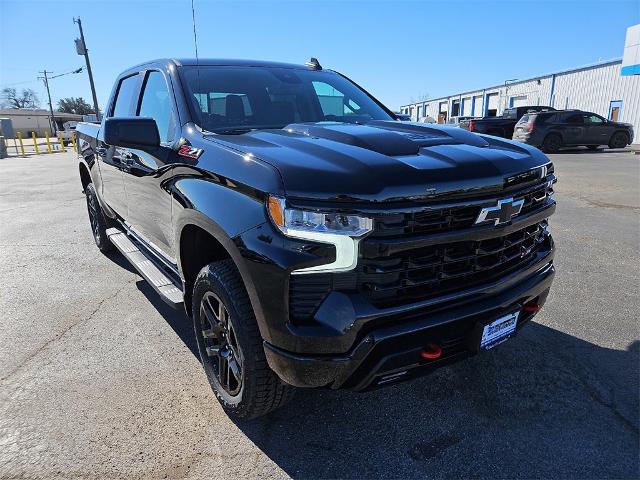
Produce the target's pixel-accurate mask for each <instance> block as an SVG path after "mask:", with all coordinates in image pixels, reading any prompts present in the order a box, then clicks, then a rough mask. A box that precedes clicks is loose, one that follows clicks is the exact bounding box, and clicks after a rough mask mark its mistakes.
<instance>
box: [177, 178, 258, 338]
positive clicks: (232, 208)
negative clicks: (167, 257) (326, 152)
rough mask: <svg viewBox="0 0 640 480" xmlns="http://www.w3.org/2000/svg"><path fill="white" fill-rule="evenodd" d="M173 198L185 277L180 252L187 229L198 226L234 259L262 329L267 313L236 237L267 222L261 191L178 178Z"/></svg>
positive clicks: (195, 179)
mask: <svg viewBox="0 0 640 480" xmlns="http://www.w3.org/2000/svg"><path fill="white" fill-rule="evenodd" d="M171 189H172V197H173V206H172V209H173V224H174V231H175V235H176V237H175V245H176V252H177V253H178V254H177V260H178V269H179V272H180V275H181V276H182V277H183V278H184V273H183V268H182V263H183V262H182V258H181V253H180V251H179V245H180V239H181V237H182V233H183V231H184V228H185V227H186V226H188V225H195V226H197V227H199V228H201V229H202V230H204V231H205V232H207V233H208V234H209V235H211V236H212V237H213V238H214V239H216V240H217V241H218V242H219V243H220V244H221V245H222V246H223V247H224V249H225V250H226V251H227V252H228V253H229V256H230V257H231V258H232V260H233V261H234V263H235V265H236V267H237V268H238V271H239V272H240V276H241V277H242V280H243V282H244V284H245V287H246V289H247V293H248V294H249V299H250V300H251V304H252V306H253V308H254V312H255V314H256V317H257V318H258V323H259V325H260V328H261V329H262V328H263V325H264V324H263V319H264V315H263V314H262V311H260V302H259V301H258V300H257V298H258V297H257V292H256V289H255V287H254V285H253V281H252V280H251V276H250V274H249V271H248V268H247V265H246V261H245V259H244V258H243V256H242V254H241V252H240V250H239V249H238V246H237V245H236V243H234V237H237V236H238V235H240V234H241V233H243V232H246V231H247V230H249V229H251V228H254V227H256V226H258V225H260V224H262V223H264V222H265V221H266V220H267V218H266V207H265V203H264V201H263V199H262V198H260V197H261V196H260V195H259V194H257V193H256V194H255V195H251V194H249V193H248V192H243V191H241V189H238V188H229V187H228V186H227V185H222V184H221V183H217V182H215V181H211V180H209V179H204V178H183V179H178V180H177V181H176V182H175V183H174V184H173V185H172V187H171Z"/></svg>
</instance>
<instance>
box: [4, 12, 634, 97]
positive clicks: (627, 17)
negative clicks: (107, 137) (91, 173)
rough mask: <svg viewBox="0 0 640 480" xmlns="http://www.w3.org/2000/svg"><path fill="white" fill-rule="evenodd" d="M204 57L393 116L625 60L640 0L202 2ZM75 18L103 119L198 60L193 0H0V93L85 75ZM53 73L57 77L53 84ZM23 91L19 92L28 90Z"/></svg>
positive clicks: (79, 89) (67, 92) (71, 82)
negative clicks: (160, 76)
mask: <svg viewBox="0 0 640 480" xmlns="http://www.w3.org/2000/svg"><path fill="white" fill-rule="evenodd" d="M195 5H196V20H197V28H198V43H199V52H200V57H218V58H252V59H265V60H278V61H285V62H294V63H304V61H306V60H307V59H308V58H309V57H310V56H314V57H317V58H318V59H319V60H320V62H321V63H322V65H323V66H325V67H327V68H332V69H335V70H338V71H340V72H343V73H345V74H347V75H348V76H349V77H351V78H353V79H354V80H355V81H357V82H358V83H360V84H361V85H363V86H364V87H365V88H366V89H368V90H369V91H370V92H371V93H373V94H374V95H375V96H377V97H378V98H379V99H380V100H381V101H383V102H384V103H385V104H387V105H388V106H389V107H391V108H393V109H397V108H398V107H399V106H400V105H401V104H403V103H407V102H409V101H410V100H411V99H413V98H417V97H420V96H422V95H425V94H428V95H429V96H430V97H435V96H440V95H447V94H449V93H455V92H457V91H460V90H467V89H472V88H477V87H483V86H488V85H490V84H497V83H502V82H503V81H504V80H506V79H511V78H526V77H530V76H535V75H537V74H541V73H546V72H550V71H554V70H559V69H564V68H569V67H575V66H580V65H584V64H588V63H592V62H596V61H598V60H607V59H610V58H615V57H620V56H622V51H623V46H624V36H625V29H626V27H628V26H630V25H632V24H635V23H638V22H640V0H628V1H625V0H601V1H595V0H579V1H573V0H554V1H545V0H538V1H518V0H513V1H491V2H489V1H466V2H465V1H456V0H449V1H440V2H436V1H392V0H386V1H364V0H363V1H352V2H347V1H328V0H325V1H319V2H314V1H303V0H298V1H296V2H289V1H257V2H256V1H254V2H244V1H241V0H237V1H222V0H216V1H212V0H195ZM77 15H80V16H81V18H82V21H83V26H84V30H85V36H86V40H87V45H88V47H89V51H90V56H91V61H92V66H93V70H94V76H95V80H96V88H97V90H98V100H99V103H100V106H101V108H103V107H104V102H105V101H106V98H107V96H108V95H109V92H110V89H111V86H112V83H113V80H114V77H115V76H116V75H117V74H118V73H119V72H121V71H122V70H124V69H125V68H127V67H129V66H132V65H134V64H137V63H140V62H142V61H144V60H149V59H152V58H158V57H193V56H194V50H193V33H192V24H191V0H171V1H142V0H128V1H119V0H110V1H98V0H93V1H85V2H80V1H65V0H58V1H48V2H44V1H30V0H20V1H11V0H0V87H5V86H12V87H15V88H33V89H34V90H35V91H36V92H37V93H38V95H39V97H40V99H41V101H42V106H43V107H45V98H46V97H45V94H44V87H43V86H42V82H38V81H37V80H36V77H37V75H38V71H39V70H43V69H45V68H46V69H47V70H52V71H54V72H55V73H64V72H67V71H69V70H72V69H74V68H77V67H79V66H82V65H84V59H83V58H82V57H80V56H78V55H76V52H75V47H74V43H73V39H74V38H75V37H76V36H77V35H78V31H77V26H76V25H74V24H73V22H72V17H73V16H77ZM55 73H54V74H55ZM23 82H24V83H23ZM51 90H52V96H53V97H54V103H55V102H56V100H57V99H59V98H61V97H67V96H82V97H84V98H85V99H86V100H87V101H89V103H91V95H90V91H89V86H88V80H87V76H86V73H83V74H79V75H69V76H66V77H62V78H59V79H55V80H52V81H51Z"/></svg>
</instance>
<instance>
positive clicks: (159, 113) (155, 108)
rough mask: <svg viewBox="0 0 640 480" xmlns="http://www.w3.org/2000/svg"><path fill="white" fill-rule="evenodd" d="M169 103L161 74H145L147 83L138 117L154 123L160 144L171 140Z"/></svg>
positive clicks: (172, 127) (171, 117) (171, 128)
mask: <svg viewBox="0 0 640 480" xmlns="http://www.w3.org/2000/svg"><path fill="white" fill-rule="evenodd" d="M171 101H172V100H171V96H170V95H169V88H168V87H167V82H165V80H164V77H163V76H162V73H160V72H158V71H155V70H153V71H150V72H149V73H148V74H147V81H146V82H145V85H144V92H143V94H142V101H141V102H140V111H139V112H138V116H139V117H150V118H153V119H154V120H155V121H156V123H157V124H158V132H159V133H160V141H161V142H169V141H171V140H173V134H174V131H175V118H174V116H173V109H172V108H171Z"/></svg>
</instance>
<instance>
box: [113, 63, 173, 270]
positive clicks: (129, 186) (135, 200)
mask: <svg viewBox="0 0 640 480" xmlns="http://www.w3.org/2000/svg"><path fill="white" fill-rule="evenodd" d="M167 80H168V79H166V78H165V77H164V75H163V73H162V72H160V71H158V70H149V71H148V72H146V75H145V78H144V82H143V87H142V93H141V99H140V102H139V103H140V107H139V110H138V112H137V113H136V115H137V116H139V117H147V118H153V119H154V120H155V121H156V124H157V125H158V133H159V134H160V143H161V145H163V146H164V147H166V148H160V149H159V150H158V152H157V153H154V154H151V153H147V152H143V151H140V150H130V151H129V152H128V157H127V159H126V166H125V167H124V168H123V172H124V185H125V190H126V192H127V203H128V218H127V222H128V223H129V225H130V227H132V228H133V230H134V232H135V233H137V234H138V235H139V236H140V237H141V238H142V239H143V240H145V241H147V243H149V244H151V246H153V247H155V248H157V249H159V250H160V251H161V252H162V253H163V254H164V255H165V256H167V257H169V258H170V259H172V258H173V257H174V251H173V243H174V241H173V228H172V224H171V194H170V192H169V190H168V189H167V188H166V184H165V183H166V181H168V180H170V178H171V176H172V175H173V171H172V169H170V168H166V166H167V165H170V164H171V163H172V162H174V161H175V154H174V153H173V151H172V150H171V149H170V148H169V147H170V145H171V143H172V141H173V140H174V139H175V138H176V136H177V132H176V129H177V121H176V119H177V116H176V113H175V104H174V100H173V96H172V95H171V93H170V89H169V87H168V83H167Z"/></svg>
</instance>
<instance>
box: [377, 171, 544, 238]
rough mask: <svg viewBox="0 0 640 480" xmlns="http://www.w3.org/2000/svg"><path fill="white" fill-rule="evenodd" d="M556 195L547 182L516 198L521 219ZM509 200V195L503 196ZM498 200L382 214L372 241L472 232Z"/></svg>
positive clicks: (379, 216) (522, 192)
mask: <svg viewBox="0 0 640 480" xmlns="http://www.w3.org/2000/svg"><path fill="white" fill-rule="evenodd" d="M552 194H553V187H552V186H551V185H549V184H548V183H547V182H545V183H542V184H538V185H536V186H534V187H530V188H528V189H526V190H523V191H520V192H518V193H517V194H513V197H514V198H516V199H523V200H524V204H523V205H522V210H521V211H520V215H525V214H529V213H533V212H535V211H536V210H542V209H543V208H544V207H545V200H546V199H547V198H548V196H549V195H552ZM504 196H505V197H508V196H509V195H504ZM495 201H496V199H495V197H494V198H492V199H491V200H489V201H488V202H485V203H483V202H474V205H454V206H448V207H425V208H424V209H421V210H418V211H413V212H402V213H383V214H378V215H375V216H374V227H375V228H374V231H373V232H372V234H371V237H373V238H388V237H396V236H397V237H400V236H407V235H425V234H430V233H441V232H450V231H454V230H460V229H464V228H470V227H472V226H473V224H474V223H475V221H476V219H477V218H478V214H479V213H480V209H481V208H482V207H483V206H486V205H491V204H495Z"/></svg>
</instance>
